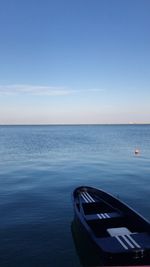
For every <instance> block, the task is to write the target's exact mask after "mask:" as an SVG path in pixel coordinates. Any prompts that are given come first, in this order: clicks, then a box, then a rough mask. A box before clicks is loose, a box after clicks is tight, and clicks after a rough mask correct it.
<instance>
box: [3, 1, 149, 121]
mask: <svg viewBox="0 0 150 267" xmlns="http://www.w3.org/2000/svg"><path fill="white" fill-rule="evenodd" d="M149 14H150V1H149V0H76V1H74V0H26V1H20V0H0V124H40V123H46V124H47V123H48V124H51V123H52V124H53V123H54V124H59V123H62V124H64V123H129V122H136V123H149V122H150V15H149Z"/></svg>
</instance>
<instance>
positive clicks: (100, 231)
mask: <svg viewBox="0 0 150 267" xmlns="http://www.w3.org/2000/svg"><path fill="white" fill-rule="evenodd" d="M77 205H78V209H81V210H82V211H81V212H82V214H83V216H84V219H85V220H86V223H87V224H88V226H89V227H90V228H91V230H92V231H93V233H94V235H95V236H96V237H110V236H111V234H110V233H111V231H109V229H112V228H113V229H118V231H119V233H118V235H119V234H120V230H121V229H122V230H123V229H127V230H126V231H128V233H143V232H144V233H145V232H148V231H149V226H148V225H147V224H146V223H145V222H144V221H143V220H141V218H140V217H139V216H138V215H136V214H135V213H134V212H129V213H125V212H122V211H121V209H119V208H118V207H116V206H115V207H114V206H112V203H111V204H109V203H107V202H106V201H105V200H103V199H100V197H99V196H98V195H95V194H92V193H91V192H84V193H83V192H81V193H80V195H79V198H78V203H77ZM123 231H124V230H123Z"/></svg>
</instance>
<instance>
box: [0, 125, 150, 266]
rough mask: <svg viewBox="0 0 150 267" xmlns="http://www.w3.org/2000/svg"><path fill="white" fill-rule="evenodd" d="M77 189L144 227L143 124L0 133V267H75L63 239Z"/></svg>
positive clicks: (147, 183)
mask: <svg viewBox="0 0 150 267" xmlns="http://www.w3.org/2000/svg"><path fill="white" fill-rule="evenodd" d="M135 149H139V150H140V153H139V154H138V155H135V153H134V151H135ZM81 185H90V186H94V187H98V188H101V189H103V190H105V191H107V192H109V193H111V194H113V195H115V196H117V197H119V198H120V199H121V200H123V201H124V202H126V203H127V204H129V205H130V206H131V207H132V208H134V209H136V211H138V212H140V213H141V214H142V215H143V216H144V217H146V218H147V219H149V220H150V200H149V197H150V125H71V126H67V125H66V126H65V125H63V126H59V125H55V126H0V266H1V267H6V266H7V267H14V266H15V267H30V266H32V267H60V266H61V267H78V266H82V265H81V263H80V260H79V257H78V254H77V252H76V249H75V244H74V241H73V238H72V234H71V222H72V220H73V205H72V196H71V194H72V191H73V190H74V188H75V187H77V186H81Z"/></svg>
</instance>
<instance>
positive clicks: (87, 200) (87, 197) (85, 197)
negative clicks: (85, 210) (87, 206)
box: [80, 192, 96, 203]
mask: <svg viewBox="0 0 150 267" xmlns="http://www.w3.org/2000/svg"><path fill="white" fill-rule="evenodd" d="M80 196H81V199H82V202H84V203H94V202H96V199H95V198H93V197H92V196H91V195H90V194H89V193H88V192H82V193H81V194H80Z"/></svg>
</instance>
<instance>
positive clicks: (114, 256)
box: [73, 187, 150, 266]
mask: <svg viewBox="0 0 150 267" xmlns="http://www.w3.org/2000/svg"><path fill="white" fill-rule="evenodd" d="M90 189H91V188H89V187H80V188H78V189H77V190H76V191H74V193H73V200H74V222H75V224H76V227H77V228H78V229H79V232H80V235H84V236H85V235H86V237H87V238H88V240H89V242H90V243H91V244H92V247H93V250H95V252H96V253H97V254H98V255H99V257H100V259H101V261H102V262H103V265H107V266H108V265H110V266H116V265H120V266H128V265H131V266H135V265H136V266H141V265H142V266H143V265H149V264H150V249H143V248H141V247H140V248H136V249H134V250H133V249H132V250H127V251H118V252H117V253H116V252H114V251H113V250H112V249H110V251H109V250H107V249H106V250H104V246H101V244H102V241H104V242H105V240H106V239H107V238H106V237H102V238H99V237H97V236H95V235H94V234H93V232H92V229H91V228H90V223H91V222H90V221H89V222H88V223H87V221H86V219H85V217H86V216H84V214H83V212H81V210H82V207H81V208H79V203H78V204H77V202H76V200H75V199H76V192H79V191H80V190H81V191H82V190H86V192H87V190H88V191H89V192H90ZM92 190H93V191H92V198H93V196H94V193H93V192H94V190H96V193H97V192H98V191H99V190H98V191H97V189H93V188H92ZM105 194H106V196H107V197H106V198H105V200H107V201H108V200H112V199H113V200H114V203H115V204H116V203H119V208H120V207H121V206H122V207H123V211H124V212H127V213H129V214H130V215H131V214H132V216H133V215H134V216H135V218H136V217H137V221H138V223H139V222H140V220H142V221H143V220H144V218H143V217H141V216H139V214H137V213H136V212H134V211H133V210H132V209H131V208H130V207H128V206H127V205H125V204H124V203H122V202H120V201H119V200H118V199H116V198H114V197H113V196H111V195H109V194H107V193H105V192H103V191H102V195H103V197H104V195H105ZM84 196H85V195H84ZM89 199H90V198H89ZM83 200H85V199H83ZM86 200H87V198H86ZM85 204H87V203H85ZM80 205H82V204H81V203H80ZM92 205H93V204H92ZM89 206H90V203H89ZM105 214H106V213H105ZM88 216H89V215H87V217H88ZM101 221H102V220H101ZM92 222H93V221H92ZM98 223H99V222H98ZM144 223H145V227H147V229H149V222H148V221H146V220H144ZM103 229H104V225H103V224H102V223H101V227H100V226H99V232H101V231H103Z"/></svg>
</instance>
